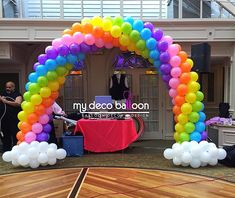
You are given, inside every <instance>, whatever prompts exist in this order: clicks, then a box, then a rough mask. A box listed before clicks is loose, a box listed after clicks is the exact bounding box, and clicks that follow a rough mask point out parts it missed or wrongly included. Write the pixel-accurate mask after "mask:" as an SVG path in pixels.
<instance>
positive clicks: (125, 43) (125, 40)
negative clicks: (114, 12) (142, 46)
mask: <svg viewBox="0 0 235 198" xmlns="http://www.w3.org/2000/svg"><path fill="white" fill-rule="evenodd" d="M119 42H120V44H121V45H123V46H128V45H129V43H130V39H129V36H127V35H124V34H123V35H121V37H120V38H119Z"/></svg>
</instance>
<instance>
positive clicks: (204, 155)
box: [200, 151, 210, 163]
mask: <svg viewBox="0 0 235 198" xmlns="http://www.w3.org/2000/svg"><path fill="white" fill-rule="evenodd" d="M200 160H201V162H205V163H208V162H209V160H210V155H209V153H208V152H206V151H204V152H203V153H202V154H201V155H200Z"/></svg>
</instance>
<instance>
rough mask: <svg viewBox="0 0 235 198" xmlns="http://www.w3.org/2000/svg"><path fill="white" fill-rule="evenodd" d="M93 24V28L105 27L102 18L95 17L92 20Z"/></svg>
mask: <svg viewBox="0 0 235 198" xmlns="http://www.w3.org/2000/svg"><path fill="white" fill-rule="evenodd" d="M91 24H92V25H93V26H100V27H102V26H103V19H102V18H101V17H100V16H94V17H92V19H91Z"/></svg>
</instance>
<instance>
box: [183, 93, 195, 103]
mask: <svg viewBox="0 0 235 198" xmlns="http://www.w3.org/2000/svg"><path fill="white" fill-rule="evenodd" d="M196 99H197V96H196V94H195V93H193V92H189V93H187V94H186V96H185V100H186V102H188V103H191V104H192V103H194V102H195V101H196Z"/></svg>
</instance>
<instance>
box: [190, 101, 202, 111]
mask: <svg viewBox="0 0 235 198" xmlns="http://www.w3.org/2000/svg"><path fill="white" fill-rule="evenodd" d="M192 107H193V111H195V112H199V111H201V110H202V107H203V105H202V103H201V102H200V101H196V102H194V103H193V104H192Z"/></svg>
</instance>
